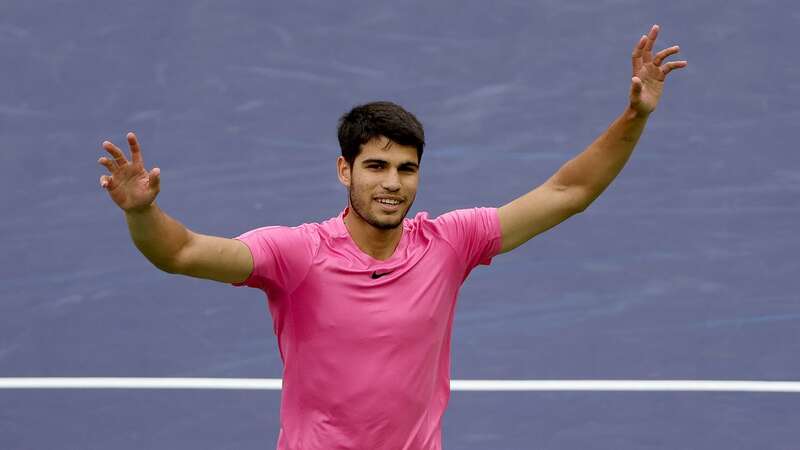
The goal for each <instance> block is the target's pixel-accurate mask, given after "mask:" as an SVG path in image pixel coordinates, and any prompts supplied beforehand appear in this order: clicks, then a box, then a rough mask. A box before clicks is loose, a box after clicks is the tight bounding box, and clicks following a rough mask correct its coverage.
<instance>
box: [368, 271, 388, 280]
mask: <svg viewBox="0 0 800 450" xmlns="http://www.w3.org/2000/svg"><path fill="white" fill-rule="evenodd" d="M390 273H392V272H384V273H378V272H372V279H373V280H377V279H378V278H380V277H382V276H384V275H389V274H390Z"/></svg>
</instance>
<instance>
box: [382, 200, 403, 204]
mask: <svg viewBox="0 0 800 450" xmlns="http://www.w3.org/2000/svg"><path fill="white" fill-rule="evenodd" d="M378 201H379V202H381V203H383V204H385V205H398V204H400V202H399V201H397V200H388V199H378Z"/></svg>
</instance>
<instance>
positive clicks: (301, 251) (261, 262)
mask: <svg viewBox="0 0 800 450" xmlns="http://www.w3.org/2000/svg"><path fill="white" fill-rule="evenodd" d="M234 239H237V240H239V241H242V242H244V244H245V245H247V247H248V248H250V254H251V255H252V256H253V272H252V273H251V274H250V276H249V277H248V278H247V279H246V280H244V281H243V282H241V283H231V284H232V285H233V286H249V287H252V288H258V289H262V290H265V291H270V290H272V291H274V290H280V291H282V292H285V293H291V292H292V291H294V289H295V288H296V287H297V286H298V285H299V284H300V283H301V282H302V281H303V279H305V277H306V275H307V274H308V271H309V269H310V268H311V264H312V261H313V258H314V254H315V253H316V249H317V248H318V247H319V235H318V233H317V232H316V229H315V228H314V227H313V226H311V225H308V224H304V225H300V226H297V227H286V226H269V227H262V228H256V229H254V230H250V231H248V232H246V233H243V234H241V235H239V236H237V237H235V238H234Z"/></svg>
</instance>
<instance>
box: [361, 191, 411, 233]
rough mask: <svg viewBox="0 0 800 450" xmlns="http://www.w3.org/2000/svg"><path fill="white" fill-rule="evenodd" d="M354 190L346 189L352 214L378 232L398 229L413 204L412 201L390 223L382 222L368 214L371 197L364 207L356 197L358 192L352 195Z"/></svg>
mask: <svg viewBox="0 0 800 450" xmlns="http://www.w3.org/2000/svg"><path fill="white" fill-rule="evenodd" d="M354 190H355V189H353V188H351V189H348V194H349V196H350V206H351V207H352V209H353V212H354V213H356V214H358V217H361V219H362V220H363V221H364V222H367V223H368V224H370V225H372V226H373V227H375V228H378V229H379V230H393V229H395V228H397V227H399V226H400V225H401V224H402V223H403V219H405V217H406V214H408V210H409V209H410V208H411V203H413V199H412V201H411V203H409V204H408V206H406V209H405V211H403V213H402V214H398V218H397V220H394V221H391V222H382V221H380V220H379V219H378V218H377V217H375V215H373V214H371V213H370V208H371V207H372V197H371V196H370V197H369V198H368V199H367V202H368V204H366V205H365V204H364V203H363V202H362V201H361V200H360V199H361V196H359V195H358V192H355V195H354V192H353V191H354Z"/></svg>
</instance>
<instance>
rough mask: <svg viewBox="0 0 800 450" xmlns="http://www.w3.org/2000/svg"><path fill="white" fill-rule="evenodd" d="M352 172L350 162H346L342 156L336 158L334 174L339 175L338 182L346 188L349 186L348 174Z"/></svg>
mask: <svg viewBox="0 0 800 450" xmlns="http://www.w3.org/2000/svg"><path fill="white" fill-rule="evenodd" d="M352 173H353V172H352V168H351V167H350V164H347V160H346V159H344V156H339V158H338V159H337V160H336V174H337V175H338V176H339V182H340V183H342V184H343V185H344V186H345V187H347V188H349V187H350V175H352Z"/></svg>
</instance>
